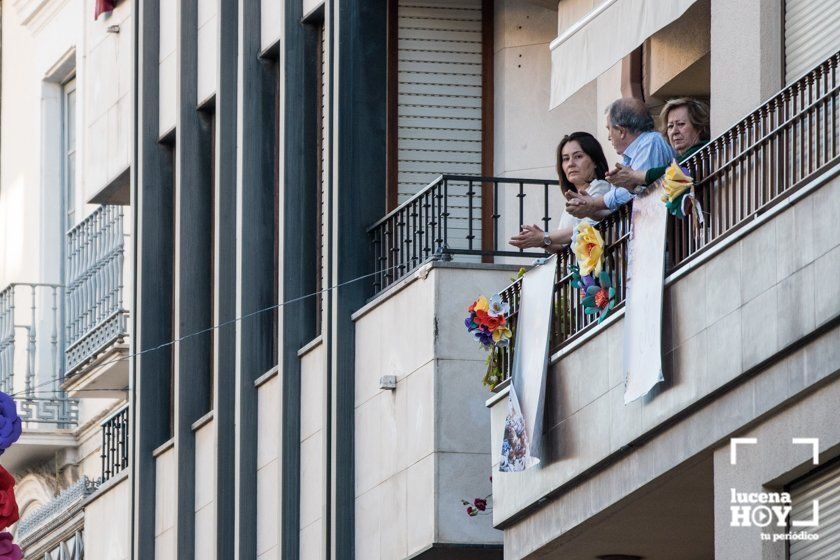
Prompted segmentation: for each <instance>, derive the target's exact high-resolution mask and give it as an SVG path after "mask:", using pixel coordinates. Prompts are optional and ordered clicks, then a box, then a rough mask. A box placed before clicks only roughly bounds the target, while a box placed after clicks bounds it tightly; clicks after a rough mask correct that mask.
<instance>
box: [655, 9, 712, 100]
mask: <svg viewBox="0 0 840 560" xmlns="http://www.w3.org/2000/svg"><path fill="white" fill-rule="evenodd" d="M710 14H711V0H700V1H698V2H696V3H695V4H694V5H692V6H691V7H690V8H688V10H686V12H685V13H684V14H683V15H682V16H681V17H680V18H679V19H677V20H676V21H674V22H673V23H671V24H670V25H668V26H666V27H664V28H663V29H660V30H659V31H657V32H656V33H654V34H653V35H651V37H650V39H649V40H648V42H647V44H646V47H647V48H646V49H645V65H644V68H645V79H646V83H645V94H646V95H647V96H654V97H660V98H663V100H665V99H667V98H668V97H672V96H675V95H708V94H709V84H708V82H707V81H706V79H707V78H708V75H707V74H706V72H707V71H708V67H709V50H710V48H711V46H710V44H711V37H710V35H709V20H710ZM686 70H689V71H688V72H686V75H684V76H683V77H682V79H675V78H677V77H678V76H679V75H680V74H682V73H683V72H685V71H686ZM687 74H691V76H688V75H687ZM672 80H673V82H674V83H669V82H672Z"/></svg>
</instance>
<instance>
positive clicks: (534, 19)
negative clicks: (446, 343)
mask: <svg viewBox="0 0 840 560" xmlns="http://www.w3.org/2000/svg"><path fill="white" fill-rule="evenodd" d="M556 31H557V29H556V10H554V9H550V8H546V7H544V6H541V5H539V4H535V3H530V2H521V1H519V0H496V2H495V33H494V48H495V51H494V53H495V59H494V60H495V67H494V72H495V82H494V100H495V103H494V121H495V122H494V125H495V130H494V175H495V176H497V177H516V178H532V179H550V180H557V171H556V149H557V144H558V142H559V141H560V139H561V138H562V137H563V136H564V135H565V134H568V133H570V132H574V131H578V130H584V131H592V132H594V130H593V128H594V127H595V126H596V125H597V118H596V106H595V93H594V92H595V86H594V84H589V85H587V86H586V87H584V88H583V89H582V90H581V91H580V92H578V93H577V94H576V95H574V96H572V98H571V99H569V100H568V101H567V102H566V103H564V104H563V105H561V106H560V107H558V108H556V109H555V110H553V111H549V110H548V102H549V100H548V97H549V95H548V94H549V80H550V76H551V59H550V53H549V50H548V44H549V42H550V41H551V40H552V39H553V38H554V36H555V34H556ZM518 194H519V190H518V186H517V185H505V186H504V187H503V188H502V190H501V191H500V198H501V200H500V204H499V207H500V212H499V213H500V214H501V218H500V219H499V222H498V224H499V228H500V234H499V240H500V243H504V242H506V240H507V239H509V238H510V237H511V236H512V235H514V234H515V233H517V232H518V231H519V225H520V224H519V200H520V199H519V198H518V196H517V195H518ZM525 195H526V196H525V198H524V199H523V201H524V205H525V212H524V213H525V215H524V221H525V222H526V223H528V224H532V223H537V224H540V225H542V222H541V221H540V220H541V219H542V217H543V216H544V215H545V209H544V202H543V200H544V197H543V188H542V187H541V186H536V187H527V188H526V192H525ZM549 199H550V203H549V212H548V216H549V217H550V218H551V219H552V221H551V222H550V223H549V228H552V229H553V228H555V227H557V220H558V219H559V216H560V215H561V214H562V212H563V207H564V206H565V200H564V199H563V197H562V196H561V195H560V192H559V189H558V188H557V187H552V189H551V194H550V197H549ZM508 249H512V247H510V246H508ZM508 260H510V259H508Z"/></svg>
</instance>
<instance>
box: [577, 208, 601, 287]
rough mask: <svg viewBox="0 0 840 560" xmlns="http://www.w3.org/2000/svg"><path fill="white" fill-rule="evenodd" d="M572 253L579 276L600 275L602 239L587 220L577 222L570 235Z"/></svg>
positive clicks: (599, 233)
mask: <svg viewBox="0 0 840 560" xmlns="http://www.w3.org/2000/svg"><path fill="white" fill-rule="evenodd" d="M572 252H573V253H574V254H575V257H576V258H577V265H578V267H579V269H580V275H581V276H586V275H587V274H595V275H596V276H597V275H598V274H601V269H602V266H603V262H602V261H603V256H604V239H603V238H602V237H601V232H599V231H598V230H597V229H595V228H594V227H593V226H592V224H591V223H590V222H589V221H587V220H582V221H580V222H578V225H576V226H575V232H574V234H573V235H572Z"/></svg>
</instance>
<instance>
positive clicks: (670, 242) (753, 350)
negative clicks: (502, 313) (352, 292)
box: [488, 53, 840, 559]
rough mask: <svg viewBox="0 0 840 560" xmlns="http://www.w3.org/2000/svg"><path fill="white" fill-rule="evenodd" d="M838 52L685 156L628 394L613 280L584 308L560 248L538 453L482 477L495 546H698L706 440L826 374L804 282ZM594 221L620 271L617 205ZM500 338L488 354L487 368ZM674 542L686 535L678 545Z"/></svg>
mask: <svg viewBox="0 0 840 560" xmlns="http://www.w3.org/2000/svg"><path fill="white" fill-rule="evenodd" d="M838 64H840V53H838V54H835V55H834V56H832V57H831V58H829V59H828V60H826V61H825V62H824V63H822V64H821V65H819V66H818V67H817V68H815V69H814V70H813V71H811V72H810V73H808V74H807V75H805V76H803V77H802V78H801V79H800V80H798V81H797V82H795V83H793V84H791V85H790V86H789V87H787V88H785V89H784V90H782V91H781V92H780V93H779V94H778V95H776V96H775V97H773V98H771V99H770V100H769V101H767V102H766V103H765V104H763V105H762V106H761V107H759V108H757V109H756V110H755V111H753V112H752V113H751V114H750V115H748V116H747V117H746V118H744V119H743V120H742V121H740V122H739V123H737V124H736V125H735V126H734V127H733V128H732V129H730V130H729V131H727V132H726V133H724V134H723V135H721V136H720V137H718V138H716V139H714V140H713V141H711V142H710V143H709V144H708V145H707V146H706V147H704V148H703V149H702V150H700V151H699V152H697V153H696V154H695V155H694V156H693V157H692V158H691V159H690V160H688V161H687V162H686V163H685V164H684V165H685V166H686V167H687V168H688V170H689V174H690V175H691V176H693V177H694V179H695V184H696V195H697V198H698V200H699V201H700V203H701V205H702V207H703V210H704V218H705V225H704V226H703V227H701V228H698V229H695V228H693V227H692V225H691V223H690V220H671V221H670V224H669V233H668V238H667V258H668V261H667V264H666V278H665V296H664V297H665V311H664V314H665V315H664V329H663V348H662V351H663V366H664V369H665V381H664V382H663V383H661V384H660V385H658V386H657V387H656V388H654V389H653V390H652V391H651V393H650V394H648V395H647V396H646V397H644V398H643V399H640V400H638V401H636V402H633V403H631V404H628V405H626V406H625V404H624V402H623V390H624V377H623V373H622V368H621V366H620V364H621V360H622V357H621V347H622V340H623V331H624V319H623V309H622V308H621V304H622V303H623V301H624V295H625V294H624V293H623V292H622V291H621V290H619V293H618V294H617V303H618V304H619V305H618V309H617V312H615V313H613V315H612V316H611V317H610V318H609V319H608V320H607V321H605V322H604V323H602V324H600V325H598V324H596V322H595V321H594V320H593V319H591V318H590V317H587V316H586V315H584V314H583V313H582V308H581V305H580V295H579V293H577V291H576V290H572V289H570V286H569V282H570V271H569V265H570V264H572V263H573V260H572V259H573V256H572V255H570V253H569V252H568V251H566V252H564V253H561V254H560V255H559V261H558V272H557V280H556V284H555V290H554V302H555V304H554V309H555V314H554V315H555V316H554V318H553V327H552V333H551V336H552V343H551V360H550V365H549V371H548V379H547V386H546V403H545V418H544V432H543V437H544V442H545V443H544V448H545V453H546V455H547V456H546V457H545V458H544V460H543V464H542V465H541V466H540V467H539V468H534V469H530V470H527V471H525V472H524V473H514V474H503V475H500V476H497V477H494V480H493V496H494V506H495V507H494V512H493V513H494V525H495V526H496V527H498V528H503V529H504V530H505V542H506V550H505V557H506V558H507V557H510V558H514V559H515V558H525V557H531V556H532V555H533V556H534V557H536V556H539V557H543V556H545V557H553V556H558V557H559V556H563V557H568V558H591V557H594V556H595V555H596V554H597V553H603V552H597V550H599V549H598V547H597V546H596V544H597V543H609V542H616V543H621V544H620V545H618V546H617V547H618V548H621V551H622V553H626V554H633V555H638V556H643V557H645V558H653V559H655V558H663V557H664V556H662V551H668V550H674V546H677V547H678V548H677V550H679V551H680V556H681V557H685V558H695V557H696V558H702V557H709V555H708V553H709V552H710V550H711V552H712V553H713V552H714V538H716V536H717V535H714V534H713V533H710V532H709V531H713V532H717V530H714V529H710V527H711V526H712V525H717V520H716V519H713V517H714V511H713V510H714V507H713V505H712V504H705V502H703V503H704V506H703V508H699V507H697V506H696V504H697V503H698V502H702V501H703V500H701V499H700V497H699V494H698V493H697V490H698V489H700V488H703V489H707V490H709V492H711V489H710V488H711V484H712V477H713V476H714V477H717V476H718V474H717V473H715V474H714V475H713V474H712V469H711V465H710V464H709V460H708V457H709V455H708V454H709V453H710V452H711V451H710V450H713V449H714V448H715V447H716V446H718V445H720V442H721V441H726V438H728V437H729V435H730V434H732V433H735V432H737V431H739V430H744V429H745V427H746V426H750V425H751V424H753V423H755V422H757V421H758V420H759V419H761V418H766V417H767V416H768V415H769V414H770V413H771V412H772V411H777V410H779V409H780V408H781V407H784V406H790V403H792V402H793V401H794V399H798V398H803V395H807V394H809V393H811V392H813V391H816V389H817V388H818V387H820V386H821V385H824V384H825V383H826V382H828V381H829V380H830V379H831V378H832V376H833V375H834V374H836V372H837V364H838V363H840V362H838V358H837V352H836V349H837V348H838V345H837V339H838V336H840V326H839V325H840V303H838V301H837V298H833V297H832V298H828V299H825V298H821V297H820V296H819V293H820V292H821V291H822V288H821V285H823V284H824V283H825V282H832V281H833V280H830V279H831V278H834V277H835V275H836V273H837V265H838V262H840V257H838V254H840V253H838V244H840V227H838V222H837V214H838V212H840V178H838V173H840V123H839V122H838V119H837V108H838V106H839V105H840V98H838V95H839V93H840V86H838V80H837V67H838ZM598 228H599V229H600V231H601V232H602V235H603V236H604V240H605V244H606V249H605V258H606V265H607V268H608V269H609V270H610V272H611V274H612V275H613V282H614V284H615V283H616V282H617V285H618V286H623V284H624V282H623V275H624V274H625V271H626V255H627V253H626V251H627V243H626V239H627V233H628V228H629V208H625V209H622V210H620V211H619V212H617V213H615V214H613V216H611V217H610V218H609V219H607V220H604V221H603V222H602V223H600V224H599V225H598ZM520 289H521V286H520V284H519V282H515V283H514V284H512V285H511V286H509V287H508V288H507V289H506V290H505V291H504V292H503V295H504V297H506V298H507V299H508V301H509V302H510V303H511V307H512V309H511V317H512V322H513V324H514V328H515V321H516V308H517V305H518V302H519V294H520ZM515 351H516V349H515V348H511V349H509V351H508V352H507V354H505V355H503V359H502V360H501V361H500V362H501V366H502V369H503V375H504V376H508V375H509V374H510V365H511V364H512V362H513V360H512V354H513V353H514V352H515ZM505 394H506V390H505V389H503V390H502V391H501V393H500V394H499V395H498V396H496V397H493V398H491V399H489V400H488V406H489V407H490V408H491V414H492V422H491V424H492V428H491V435H492V440H493V443H492V448H493V449H494V450H499V449H501V434H502V427H503V425H504V421H505V414H506V400H505V399H504V398H503V397H504V395H505ZM493 461H494V462H496V461H497V457H496V453H494V457H493ZM715 469H718V465H717V462H715ZM665 475H667V476H665ZM663 480H667V482H662V481H663ZM716 483H717V481H716V480H715V484H716ZM692 489H693V490H692ZM704 492H705V490H704ZM634 493H635V496H637V499H636V501H634V499H633V496H634ZM641 494H646V496H647V497H646V498H645V500H646V501H642V500H639V499H638V496H639V495H641ZM688 496H695V497H696V498H697V502H693V501H692V500H691V499H688V500H687V499H686V498H687V497H688ZM704 508H705V509H704ZM596 517H598V518H599V519H598V523H600V525H595V521H594V519H593V518H596ZM584 522H586V523H584ZM634 524H636V525H639V526H645V527H654V526H655V527H659V528H660V530H659V531H657V535H656V538H655V539H654V538H649V539H648V540H647V541H644V542H643V540H640V539H637V540H635V541H634V540H633V539H628V538H626V535H627V534H629V533H627V527H630V526H636V525H634ZM587 527H589V528H587ZM593 527H594V528H593ZM701 529H702V530H701ZM622 531H625V532H624V533H622ZM596 533H597V534H596ZM630 533H632V531H630ZM642 533H643V531H641V532H640V533H639V534H642ZM620 535H624V537H623V538H619V537H620ZM669 539H670V540H669ZM709 539H711V549H709V542H710V540H709ZM688 542H695V543H697V546H696V547H694V548H693V549H692V550H691V551H689V549H691V548H692V547H687V545H686V544H685V543H688ZM507 545H510V546H507ZM601 548H603V546H602V547H601ZM745 557H746V556H745Z"/></svg>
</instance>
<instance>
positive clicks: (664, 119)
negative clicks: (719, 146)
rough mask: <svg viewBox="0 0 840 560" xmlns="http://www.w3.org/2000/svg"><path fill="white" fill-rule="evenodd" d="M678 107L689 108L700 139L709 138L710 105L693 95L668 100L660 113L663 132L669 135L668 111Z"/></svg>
mask: <svg viewBox="0 0 840 560" xmlns="http://www.w3.org/2000/svg"><path fill="white" fill-rule="evenodd" d="M677 107H685V108H686V109H687V110H688V120H689V122H690V123H691V124H692V126H694V128H696V129H697V132H699V133H700V140H708V139H709V107H708V106H707V105H706V104H705V103H703V102H702V101H698V100H696V99H692V98H691V97H678V98H676V99H671V100H670V101H668V102H667V103H666V104H665V106H664V107H662V111H661V112H660V113H659V120H660V123H661V126H662V134H664V135H665V136H667V135H668V113H670V112H671V111H672V110H673V109H676V108H677Z"/></svg>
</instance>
